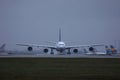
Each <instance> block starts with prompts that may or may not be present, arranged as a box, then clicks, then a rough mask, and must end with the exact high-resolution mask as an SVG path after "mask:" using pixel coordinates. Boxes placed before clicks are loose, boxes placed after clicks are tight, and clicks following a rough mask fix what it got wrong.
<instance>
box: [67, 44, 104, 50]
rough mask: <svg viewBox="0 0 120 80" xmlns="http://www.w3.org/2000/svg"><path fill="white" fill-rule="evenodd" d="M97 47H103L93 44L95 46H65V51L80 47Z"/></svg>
mask: <svg viewBox="0 0 120 80" xmlns="http://www.w3.org/2000/svg"><path fill="white" fill-rule="evenodd" d="M97 46H105V45H103V44H100V45H99V44H95V45H78V46H66V47H65V48H66V49H71V48H81V47H97Z"/></svg>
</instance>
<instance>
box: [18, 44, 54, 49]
mask: <svg viewBox="0 0 120 80" xmlns="http://www.w3.org/2000/svg"><path fill="white" fill-rule="evenodd" d="M16 45H19V46H27V47H38V48H39V47H43V48H52V49H56V47H55V46H48V45H36V44H16Z"/></svg>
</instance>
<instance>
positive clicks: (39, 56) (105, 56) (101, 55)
mask: <svg viewBox="0 0 120 80" xmlns="http://www.w3.org/2000/svg"><path fill="white" fill-rule="evenodd" d="M7 57H8V58H27V57H28V58H120V54H111V55H106V54H69V55H68V54H67V55H59V54H54V55H51V54H34V55H33V54H22V55H20V54H7V55H0V58H7Z"/></svg>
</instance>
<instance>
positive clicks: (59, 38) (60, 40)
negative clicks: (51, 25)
mask: <svg viewBox="0 0 120 80" xmlns="http://www.w3.org/2000/svg"><path fill="white" fill-rule="evenodd" d="M59 41H61V28H59Z"/></svg>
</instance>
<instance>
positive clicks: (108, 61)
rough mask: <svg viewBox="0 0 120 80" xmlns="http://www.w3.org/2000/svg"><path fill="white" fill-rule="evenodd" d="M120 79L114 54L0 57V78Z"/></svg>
mask: <svg viewBox="0 0 120 80" xmlns="http://www.w3.org/2000/svg"><path fill="white" fill-rule="evenodd" d="M41 79H42V80H50V79H54V80H88V79H91V80H120V59H116V58H0V80H41Z"/></svg>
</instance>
